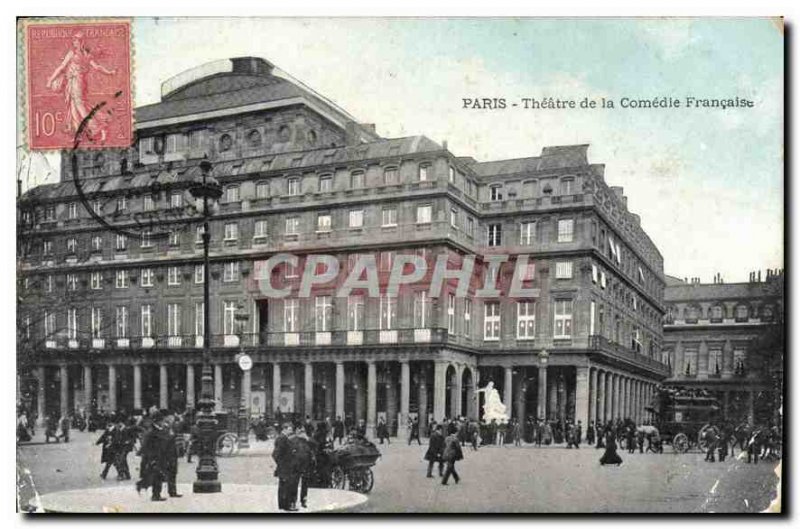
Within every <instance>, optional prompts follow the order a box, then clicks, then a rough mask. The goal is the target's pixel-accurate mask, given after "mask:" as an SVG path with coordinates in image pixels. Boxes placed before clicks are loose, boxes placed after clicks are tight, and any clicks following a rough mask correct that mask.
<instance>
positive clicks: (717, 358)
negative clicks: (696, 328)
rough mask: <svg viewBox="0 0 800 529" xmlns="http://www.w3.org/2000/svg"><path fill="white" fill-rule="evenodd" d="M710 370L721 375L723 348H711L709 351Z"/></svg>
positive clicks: (711, 372)
mask: <svg viewBox="0 0 800 529" xmlns="http://www.w3.org/2000/svg"><path fill="white" fill-rule="evenodd" d="M708 372H709V373H710V374H712V375H719V374H720V373H721V372H722V350H721V349H709V351H708Z"/></svg>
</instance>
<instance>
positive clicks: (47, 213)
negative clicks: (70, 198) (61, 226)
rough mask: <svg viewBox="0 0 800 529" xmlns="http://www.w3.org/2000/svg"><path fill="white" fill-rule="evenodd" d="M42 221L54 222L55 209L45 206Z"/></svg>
mask: <svg viewBox="0 0 800 529" xmlns="http://www.w3.org/2000/svg"><path fill="white" fill-rule="evenodd" d="M44 220H56V207H55V206H47V207H46V208H45V209H44Z"/></svg>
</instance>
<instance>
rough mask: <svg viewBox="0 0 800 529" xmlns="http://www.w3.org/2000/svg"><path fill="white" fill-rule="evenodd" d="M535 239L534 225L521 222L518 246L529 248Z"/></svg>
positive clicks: (533, 223)
mask: <svg viewBox="0 0 800 529" xmlns="http://www.w3.org/2000/svg"><path fill="white" fill-rule="evenodd" d="M535 239H536V223H535V222H523V223H521V224H520V225H519V244H520V246H531V245H532V244H533V242H534V240H535Z"/></svg>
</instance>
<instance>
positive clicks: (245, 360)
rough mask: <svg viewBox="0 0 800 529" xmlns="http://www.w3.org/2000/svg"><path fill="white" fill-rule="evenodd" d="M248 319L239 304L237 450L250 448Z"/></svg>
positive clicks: (237, 321)
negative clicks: (240, 379)
mask: <svg viewBox="0 0 800 529" xmlns="http://www.w3.org/2000/svg"><path fill="white" fill-rule="evenodd" d="M249 319H250V318H249V317H248V315H247V313H246V312H245V311H244V306H243V305H242V304H239V306H238V307H237V309H236V314H235V316H234V320H236V323H237V325H238V327H239V329H238V330H239V354H238V356H237V362H238V363H239V368H240V370H241V372H242V388H241V393H242V395H241V401H240V405H239V432H238V433H239V436H238V437H239V440H238V446H239V448H250V440H249V438H248V437H249V433H250V413H249V411H250V410H249V408H250V403H249V402H248V400H249V397H250V387H249V385H250V368H251V367H252V362H251V360H250V358H249V357H247V355H246V354H245V352H244V339H245V326H246V325H247V321H248V320H249Z"/></svg>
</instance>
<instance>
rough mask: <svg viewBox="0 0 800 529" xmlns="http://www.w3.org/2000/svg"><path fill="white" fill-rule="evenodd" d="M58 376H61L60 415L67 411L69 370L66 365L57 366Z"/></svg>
mask: <svg viewBox="0 0 800 529" xmlns="http://www.w3.org/2000/svg"><path fill="white" fill-rule="evenodd" d="M59 376H60V378H61V388H60V389H61V415H66V414H67V412H69V371H68V370H67V366H66V365H62V366H61V367H60V368H59Z"/></svg>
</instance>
